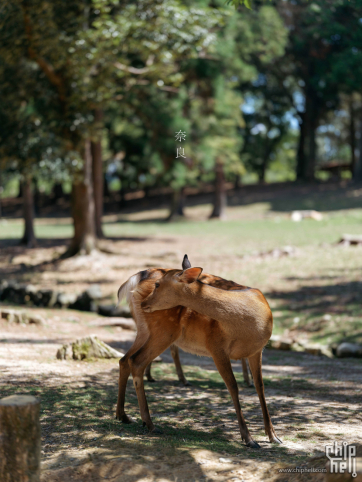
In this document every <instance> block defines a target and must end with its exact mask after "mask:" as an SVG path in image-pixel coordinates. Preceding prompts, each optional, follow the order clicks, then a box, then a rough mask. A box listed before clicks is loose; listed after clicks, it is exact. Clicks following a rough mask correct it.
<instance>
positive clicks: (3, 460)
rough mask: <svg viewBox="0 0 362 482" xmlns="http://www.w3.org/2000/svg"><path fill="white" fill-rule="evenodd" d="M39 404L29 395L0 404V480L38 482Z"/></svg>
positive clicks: (1, 401)
mask: <svg viewBox="0 0 362 482" xmlns="http://www.w3.org/2000/svg"><path fill="white" fill-rule="evenodd" d="M39 412H40V402H39V400H37V399H36V398H35V397H32V396H30V395H11V396H10V397H6V398H2V399H1V400H0V480H1V482H39V481H40V449H41V440H40V435H41V433H40V422H39Z"/></svg>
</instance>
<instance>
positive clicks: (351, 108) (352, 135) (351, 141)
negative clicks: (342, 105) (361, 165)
mask: <svg viewBox="0 0 362 482" xmlns="http://www.w3.org/2000/svg"><path fill="white" fill-rule="evenodd" d="M355 124H356V123H355V112H354V106H353V95H351V98H350V104H349V144H350V146H351V174H352V177H353V173H354V171H355V165H356V125H355Z"/></svg>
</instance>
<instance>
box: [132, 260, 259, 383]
mask: <svg viewBox="0 0 362 482" xmlns="http://www.w3.org/2000/svg"><path fill="white" fill-rule="evenodd" d="M188 268H191V263H190V261H189V258H188V256H187V254H185V256H184V259H183V261H182V269H183V270H185V269H188ZM159 275H160V276H159V277H160V278H161V277H162V273H161V272H160V273H159ZM153 279H154V280H156V277H155V274H154V277H153ZM199 279H200V281H202V282H203V283H205V284H208V285H211V286H216V287H217V288H220V289H223V290H238V289H241V288H244V287H243V286H241V285H239V284H237V283H234V281H228V280H225V279H223V278H220V277H219V276H214V275H211V274H206V273H204V274H201V275H200V278H199ZM133 316H135V315H133ZM170 351H171V355H172V358H173V361H174V363H175V367H176V373H177V376H178V379H179V380H180V382H181V383H183V384H184V385H185V386H187V385H189V382H188V381H187V380H186V378H185V375H184V372H183V370H182V365H181V361H180V355H179V351H178V348H177V346H176V345H171V346H170ZM241 364H242V368H243V378H244V382H245V384H246V385H247V386H248V387H252V386H253V382H252V381H251V380H250V378H249V371H248V362H247V361H246V359H245V358H242V359H241ZM151 366H152V362H151V363H149V364H148V365H147V367H146V370H145V376H146V378H147V380H148V381H149V382H155V381H156V380H155V379H154V378H153V376H152V374H151Z"/></svg>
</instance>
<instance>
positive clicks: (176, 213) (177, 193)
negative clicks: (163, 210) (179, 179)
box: [167, 187, 186, 221]
mask: <svg viewBox="0 0 362 482" xmlns="http://www.w3.org/2000/svg"><path fill="white" fill-rule="evenodd" d="M185 200H186V196H185V188H184V187H182V188H181V189H174V191H173V193H172V201H171V208H170V214H169V215H168V218H167V221H171V220H172V219H175V218H179V217H182V216H184V215H185V214H184V207H185Z"/></svg>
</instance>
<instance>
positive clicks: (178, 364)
mask: <svg viewBox="0 0 362 482" xmlns="http://www.w3.org/2000/svg"><path fill="white" fill-rule="evenodd" d="M170 350H171V355H172V358H173V361H174V363H175V367H176V372H177V376H178V379H179V380H180V382H181V383H183V384H184V385H185V386H187V385H190V383H189V382H188V381H187V380H186V378H185V375H184V372H183V370H182V365H181V362H180V355H179V351H178V347H177V346H176V345H171V346H170Z"/></svg>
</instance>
